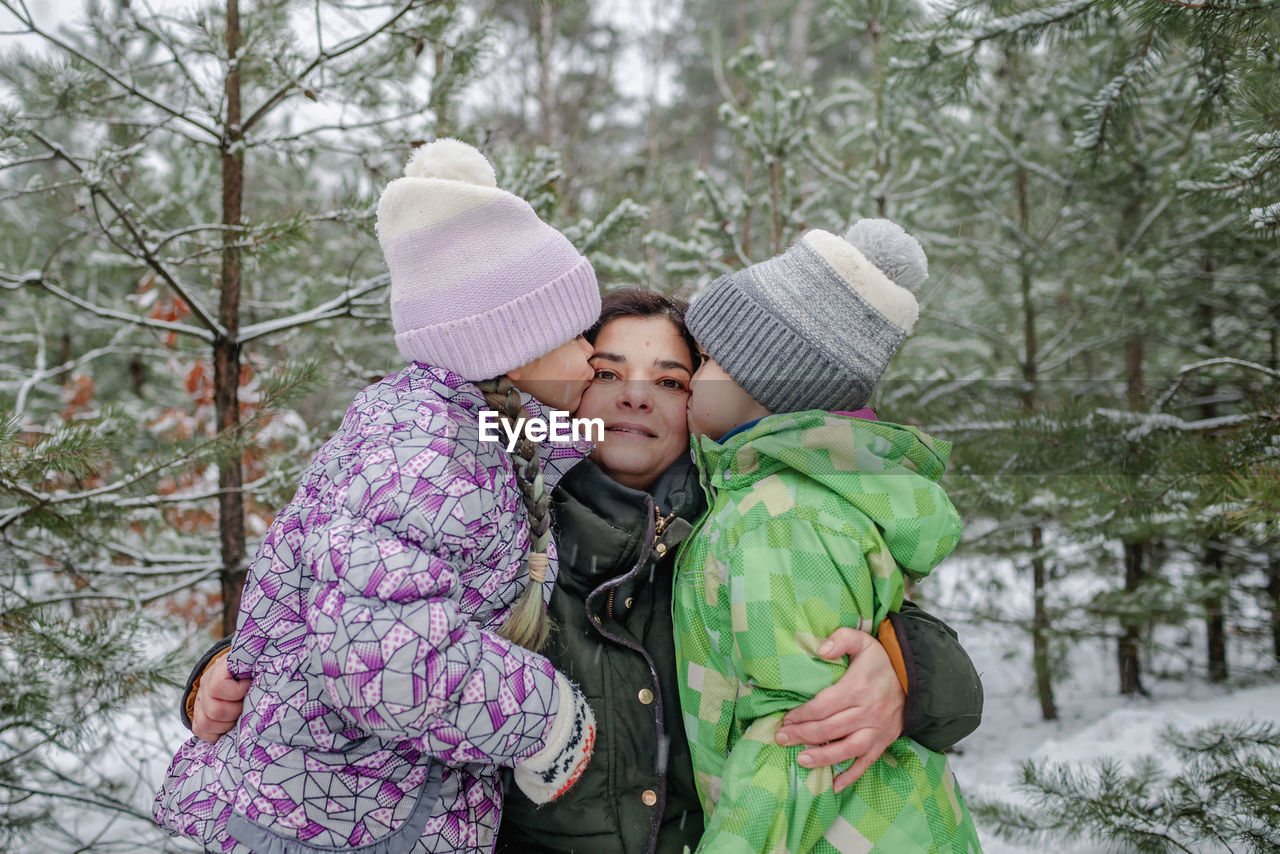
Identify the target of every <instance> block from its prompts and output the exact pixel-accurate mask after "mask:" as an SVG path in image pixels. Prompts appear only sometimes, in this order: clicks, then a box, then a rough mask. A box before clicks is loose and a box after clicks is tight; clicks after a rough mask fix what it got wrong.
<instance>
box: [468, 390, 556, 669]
mask: <svg viewBox="0 0 1280 854" xmlns="http://www.w3.org/2000/svg"><path fill="white" fill-rule="evenodd" d="M476 386H477V387H478V388H479V389H480V391H481V392H483V393H484V400H485V403H487V404H489V407H490V408H491V409H493V410H495V411H497V413H498V414H499V415H500V416H501V417H502V422H503V426H504V427H505V428H506V430H507V433H508V435H510V434H512V433H514V432H515V429H516V424H517V423H518V421H519V419H520V418H522V417H524V408H523V407H521V406H520V392H518V391H517V390H516V388H515V386H513V385H512V384H511V380H509V379H507V378H506V377H505V376H501V377H497V378H496V379H492V380H483V381H481V382H478V383H476ZM511 463H512V466H513V467H514V468H515V472H516V484H517V485H518V486H519V487H520V496H521V497H522V498H523V499H524V506H525V508H526V509H527V510H528V511H529V555H528V559H529V584H528V585H527V586H526V587H525V589H524V593H523V594H521V596H520V599H519V600H518V601H517V602H516V604H515V607H514V608H512V609H511V613H510V614H509V615H508V616H507V621H506V622H505V623H504V624H503V626H502V629H501V630H499V632H498V634H500V635H502V636H503V637H504V638H506V639H507V640H509V641H511V642H512V643H517V644H519V645H520V646H523V647H525V648H527V649H531V650H533V651H534V652H537V651H538V650H539V649H541V648H542V645H543V644H544V643H546V641H547V635H548V634H550V632H551V623H550V618H549V617H548V616H547V609H546V606H545V605H544V604H543V601H542V585H543V582H544V581H545V580H546V572H547V563H548V561H549V558H548V557H547V544H548V543H549V542H550V541H551V496H550V494H548V492H547V486H546V483H545V482H544V481H543V478H542V463H541V461H540V460H539V459H538V445H537V443H536V442H534V441H532V440H530V439H528V438H526V437H522V438H521V439H520V441H519V442H518V443H517V445H516V449H515V450H514V451H512V453H511Z"/></svg>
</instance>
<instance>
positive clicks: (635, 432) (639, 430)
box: [604, 422, 658, 439]
mask: <svg viewBox="0 0 1280 854" xmlns="http://www.w3.org/2000/svg"><path fill="white" fill-rule="evenodd" d="M604 431H605V432H606V433H614V434H618V435H623V436H640V437H642V438H645V439H656V438H657V436H658V434H657V433H654V432H653V431H652V430H650V429H649V428H648V427H644V426H642V425H640V424H628V423H625V422H618V423H617V424H610V425H609V426H608V427H605V428H604Z"/></svg>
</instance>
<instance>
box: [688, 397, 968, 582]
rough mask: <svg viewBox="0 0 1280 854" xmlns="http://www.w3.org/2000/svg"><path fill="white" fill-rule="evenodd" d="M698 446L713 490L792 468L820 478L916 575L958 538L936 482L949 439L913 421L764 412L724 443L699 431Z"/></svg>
mask: <svg viewBox="0 0 1280 854" xmlns="http://www.w3.org/2000/svg"><path fill="white" fill-rule="evenodd" d="M692 445H693V451H694V455H695V457H696V458H698V459H699V460H700V465H699V468H701V469H702V471H703V473H704V476H705V477H706V478H707V481H708V486H710V487H711V488H713V489H732V490H740V489H745V488H747V487H749V486H750V485H751V484H753V483H755V482H756V481H759V480H762V479H764V478H766V477H769V476H770V475H773V474H776V473H778V472H783V471H788V470H789V471H792V472H795V473H797V474H799V475H801V476H803V477H806V478H809V479H811V480H814V481H816V482H818V483H820V484H822V485H823V486H824V487H826V488H827V489H828V490H830V491H831V493H833V495H834V496H835V497H836V499H837V500H838V501H839V502H840V503H842V504H844V505H846V506H847V507H848V508H849V509H852V510H856V511H857V512H859V513H862V514H863V515H865V516H867V517H868V518H869V519H871V521H872V522H873V523H874V524H875V525H876V527H877V528H878V529H879V530H880V532H881V534H882V536H883V538H884V541H885V543H886V545H887V546H888V548H889V552H890V554H892V555H893V558H894V560H896V561H897V563H898V565H899V566H901V567H902V569H903V570H904V571H905V572H906V573H907V574H908V575H910V576H912V577H915V578H919V577H921V576H924V575H926V574H928V573H929V572H930V571H931V570H932V569H933V568H934V567H935V566H937V565H938V564H939V563H940V562H941V561H942V559H943V558H945V557H946V556H947V555H948V554H950V553H951V551H952V550H953V549H954V548H955V547H956V544H957V543H958V542H959V541H960V531H961V524H960V515H959V514H958V513H957V512H956V509H955V507H954V506H952V504H951V500H950V499H949V498H947V494H946V492H945V491H944V490H943V489H942V487H941V486H939V485H938V480H939V479H940V478H941V477H942V473H943V471H944V470H945V469H946V465H947V459H948V458H949V457H950V455H951V443H950V442H946V441H943V440H941V439H934V438H932V437H930V436H928V435H926V434H924V433H921V432H920V431H919V430H917V429H916V428H914V427H906V426H903V425H900V424H892V423H890V422H886V421H866V420H863V419H860V418H851V417H848V416H843V415H835V414H832V413H829V412H823V411H819V410H813V411H808V412H786V413H780V414H777V415H770V416H768V417H766V418H762V419H761V420H760V421H759V423H757V424H755V425H754V426H752V427H751V428H750V429H747V430H744V431H743V432H741V433H737V434H735V435H733V436H730V437H729V438H728V439H727V440H726V441H725V442H724V444H720V443H718V442H715V441H714V440H712V439H709V438H707V437H706V436H697V437H694V439H693V442H692ZM792 497H793V499H794V495H793V496H792Z"/></svg>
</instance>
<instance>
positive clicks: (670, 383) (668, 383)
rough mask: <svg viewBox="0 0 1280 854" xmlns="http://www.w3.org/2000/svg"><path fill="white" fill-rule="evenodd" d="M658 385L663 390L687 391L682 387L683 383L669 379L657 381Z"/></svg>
mask: <svg viewBox="0 0 1280 854" xmlns="http://www.w3.org/2000/svg"><path fill="white" fill-rule="evenodd" d="M659 385H661V386H662V387H663V388H669V389H671V390H672V391H688V389H687V388H685V387H684V383H682V382H680V380H673V379H671V378H670V377H667V378H666V379H663V380H659Z"/></svg>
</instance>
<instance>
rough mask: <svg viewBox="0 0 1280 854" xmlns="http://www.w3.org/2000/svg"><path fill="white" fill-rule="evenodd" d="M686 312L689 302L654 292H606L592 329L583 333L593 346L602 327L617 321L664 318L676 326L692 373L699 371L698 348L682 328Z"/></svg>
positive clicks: (636, 290) (685, 328) (623, 290)
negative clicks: (687, 351)
mask: <svg viewBox="0 0 1280 854" xmlns="http://www.w3.org/2000/svg"><path fill="white" fill-rule="evenodd" d="M688 310H689V301H688V300H684V299H681V298H680V297H669V296H667V295H666V294H660V293H658V292H657V291H650V290H646V289H645V288H623V289H622V290H618V291H609V292H608V293H606V294H605V295H604V296H602V297H601V298H600V319H599V320H597V321H596V322H595V323H594V324H592V326H591V328H590V329H588V330H587V331H586V332H584V333H582V334H583V336H584V337H585V338H586V339H587V340H588V341H589V342H591V344H592V345H594V344H595V343H596V336H598V335H599V334H600V330H601V329H603V328H604V326H605V324H606V323H608V322H609V321H611V320H617V319H618V318H619V317H665V318H666V319H667V320H670V321H671V323H672V325H673V326H675V328H676V331H677V332H679V333H680V337H681V338H683V339H684V343H685V344H686V345H687V346H688V347H689V359H690V360H691V362H692V365H693V368H694V370H697V369H698V362H699V360H698V344H697V342H696V341H694V340H693V336H692V335H690V334H689V327H687V326H685V324H684V313H685V312H686V311H688Z"/></svg>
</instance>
